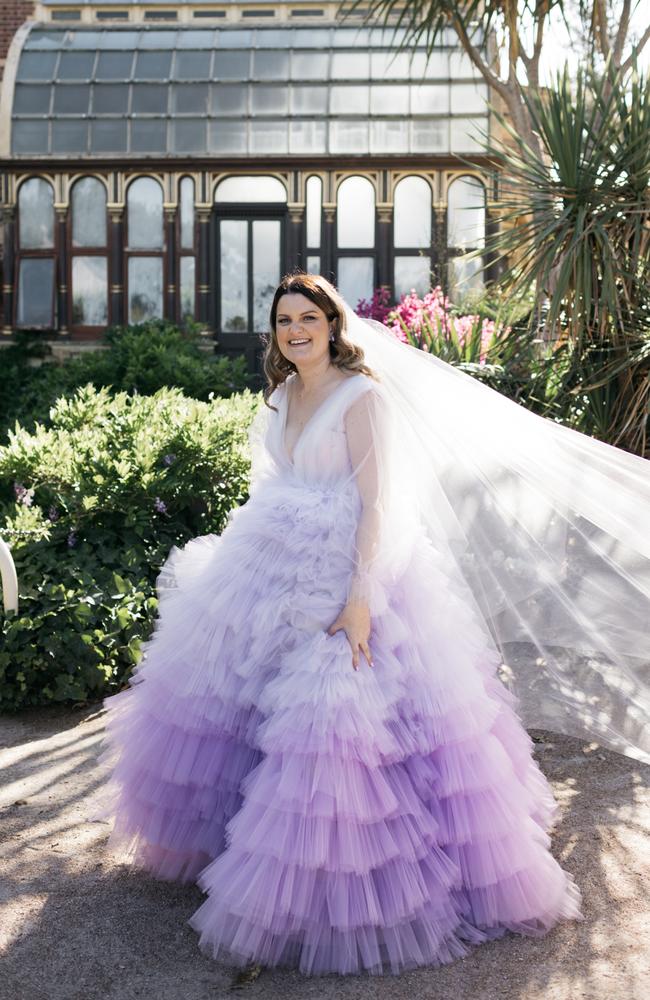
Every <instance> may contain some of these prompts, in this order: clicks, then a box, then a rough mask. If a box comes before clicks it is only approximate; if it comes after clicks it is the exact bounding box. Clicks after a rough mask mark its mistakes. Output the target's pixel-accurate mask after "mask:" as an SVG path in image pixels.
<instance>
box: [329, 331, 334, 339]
mask: <svg viewBox="0 0 650 1000" xmlns="http://www.w3.org/2000/svg"><path fill="white" fill-rule="evenodd" d="M330 340H334V330H330Z"/></svg>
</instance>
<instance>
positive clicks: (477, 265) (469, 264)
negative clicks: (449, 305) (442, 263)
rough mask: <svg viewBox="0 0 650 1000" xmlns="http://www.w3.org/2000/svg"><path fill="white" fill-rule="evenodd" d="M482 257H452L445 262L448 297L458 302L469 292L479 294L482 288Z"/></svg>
mask: <svg viewBox="0 0 650 1000" xmlns="http://www.w3.org/2000/svg"><path fill="white" fill-rule="evenodd" d="M483 266H484V262H483V258H482V257H475V258H473V259H472V260H467V258H466V257H452V258H451V259H450V260H449V262H448V264H447V284H448V288H449V292H448V294H449V298H450V299H451V300H452V302H454V303H456V302H458V301H459V300H460V299H461V298H462V297H463V296H465V295H468V294H469V293H478V294H480V293H481V292H482V291H483V288H484V282H483Z"/></svg>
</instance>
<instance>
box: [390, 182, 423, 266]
mask: <svg viewBox="0 0 650 1000" xmlns="http://www.w3.org/2000/svg"><path fill="white" fill-rule="evenodd" d="M432 204H433V194H432V191H431V188H430V187H429V185H428V183H427V182H426V181H425V179H424V178H423V177H405V178H404V180H402V181H400V182H399V184H398V185H397V187H396V188H395V207H394V223H393V233H394V246H396V247H412V248H415V247H429V246H431V209H432ZM409 259H410V258H408V257H406V258H404V260H409Z"/></svg>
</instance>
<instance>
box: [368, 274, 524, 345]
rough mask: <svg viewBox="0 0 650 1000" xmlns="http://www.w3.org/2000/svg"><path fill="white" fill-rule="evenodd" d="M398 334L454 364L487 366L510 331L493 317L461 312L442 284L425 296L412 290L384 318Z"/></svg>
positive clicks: (404, 340) (403, 339) (400, 337)
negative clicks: (461, 313)
mask: <svg viewBox="0 0 650 1000" xmlns="http://www.w3.org/2000/svg"><path fill="white" fill-rule="evenodd" d="M383 322H385V323H386V325H387V326H389V327H390V329H391V330H392V331H393V333H394V334H395V336H396V337H398V338H399V339H400V340H402V341H403V342H404V343H407V344H412V345H413V346H414V347H419V348H421V349H422V350H423V351H430V352H431V353H432V354H435V355H437V357H440V358H442V359H443V360H445V361H448V362H451V363H456V364H460V363H464V364H479V365H485V364H486V363H487V362H488V360H494V359H495V358H496V357H497V356H498V354H499V351H500V347H501V344H502V342H503V340H504V338H505V337H507V336H508V334H509V333H510V327H509V326H502V325H501V324H498V323H496V322H495V321H494V320H493V319H490V318H488V317H486V316H480V315H479V314H478V313H475V314H469V315H457V314H455V313H454V312H452V310H451V308H450V302H449V299H448V298H447V296H446V295H445V294H444V292H443V290H442V288H440V286H439V285H438V286H436V287H435V288H433V289H432V290H431V291H430V292H427V293H426V295H424V297H423V298H420V296H419V295H418V294H417V292H416V291H415V289H412V290H411V291H410V292H409V293H408V294H407V295H402V298H401V299H400V301H399V303H398V304H397V306H395V307H394V308H393V309H390V310H388V311H387V312H386V318H385V319H384V320H383Z"/></svg>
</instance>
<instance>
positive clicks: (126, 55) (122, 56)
mask: <svg viewBox="0 0 650 1000" xmlns="http://www.w3.org/2000/svg"><path fill="white" fill-rule="evenodd" d="M132 65H133V53H132V52H100V53H99V59H98V60H97V71H96V73H95V79H97V80H128V79H130V77H131V67H132Z"/></svg>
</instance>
